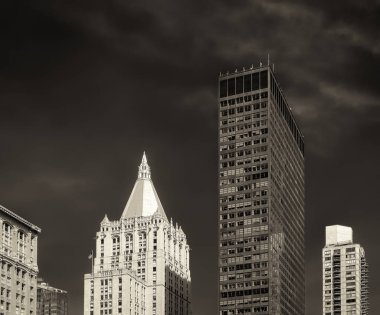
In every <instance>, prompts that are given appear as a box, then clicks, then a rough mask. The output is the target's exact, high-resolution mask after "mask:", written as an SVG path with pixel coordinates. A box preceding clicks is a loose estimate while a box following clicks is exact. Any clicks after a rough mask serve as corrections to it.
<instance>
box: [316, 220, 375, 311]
mask: <svg viewBox="0 0 380 315" xmlns="http://www.w3.org/2000/svg"><path fill="white" fill-rule="evenodd" d="M322 257H323V258H322V265H323V289H322V290H323V314H324V315H367V314H368V312H369V301H368V265H367V262H366V259H365V253H364V249H363V247H361V246H360V245H359V244H354V243H353V239H352V229H351V228H350V227H346V226H341V225H332V226H327V227H326V245H325V247H324V248H323V250H322Z"/></svg>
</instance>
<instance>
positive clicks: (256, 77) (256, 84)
mask: <svg viewBox="0 0 380 315" xmlns="http://www.w3.org/2000/svg"><path fill="white" fill-rule="evenodd" d="M259 83H260V82H259V72H256V73H253V74H252V91H255V90H258V89H259V86H260V85H259Z"/></svg>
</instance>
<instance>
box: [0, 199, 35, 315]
mask: <svg viewBox="0 0 380 315" xmlns="http://www.w3.org/2000/svg"><path fill="white" fill-rule="evenodd" d="M0 225H1V235H0V240H1V251H0V264H1V283H0V314H12V315H13V314H36V309H37V275H38V266H37V239H38V234H39V233H40V232H41V229H40V228H39V227H37V226H35V225H34V224H32V223H30V222H28V221H27V220H25V219H23V218H21V217H20V216H18V215H17V214H16V213H14V212H12V211H10V210H8V209H7V208H5V207H2V206H0Z"/></svg>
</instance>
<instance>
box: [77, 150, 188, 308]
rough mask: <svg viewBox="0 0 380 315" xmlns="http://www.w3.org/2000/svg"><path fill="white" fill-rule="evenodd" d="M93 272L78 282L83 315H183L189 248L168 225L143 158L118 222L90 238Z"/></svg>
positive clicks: (179, 231) (105, 224) (170, 223)
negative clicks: (93, 241) (93, 245)
mask: <svg viewBox="0 0 380 315" xmlns="http://www.w3.org/2000/svg"><path fill="white" fill-rule="evenodd" d="M93 256H94V255H93V254H92V255H90V258H92V259H94V264H93V271H92V273H91V274H86V275H85V277H84V314H85V315H103V314H104V315H105V314H123V315H126V314H128V315H130V314H134V315H189V314H190V282H191V278H190V267H189V258H190V257H189V246H188V245H187V240H186V235H185V233H184V232H183V230H182V228H181V227H179V226H178V225H177V224H173V221H172V220H170V221H169V220H168V218H167V216H166V214H165V211H164V208H163V207H162V204H161V201H160V199H159V198H158V195H157V192H156V190H155V188H154V186H153V182H152V180H151V172H150V167H149V165H148V162H147V159H146V156H145V153H144V155H143V158H142V161H141V165H140V166H139V171H138V178H137V181H136V183H135V186H134V188H133V190H132V193H131V195H130V197H129V200H128V202H127V204H126V206H125V209H124V211H123V213H122V215H121V218H120V219H119V220H115V221H110V220H109V219H108V217H107V215H106V216H105V217H104V219H103V221H102V222H101V223H100V231H99V232H97V233H96V256H95V257H93Z"/></svg>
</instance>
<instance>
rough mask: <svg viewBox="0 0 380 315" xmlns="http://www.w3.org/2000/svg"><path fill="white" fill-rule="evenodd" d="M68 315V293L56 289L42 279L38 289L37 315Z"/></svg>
mask: <svg viewBox="0 0 380 315" xmlns="http://www.w3.org/2000/svg"><path fill="white" fill-rule="evenodd" d="M53 314H54V315H67V314H68V296H67V291H65V290H61V289H57V288H54V287H52V286H50V285H49V284H48V283H46V282H44V281H43V280H42V279H41V278H39V279H38V287H37V315H53Z"/></svg>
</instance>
